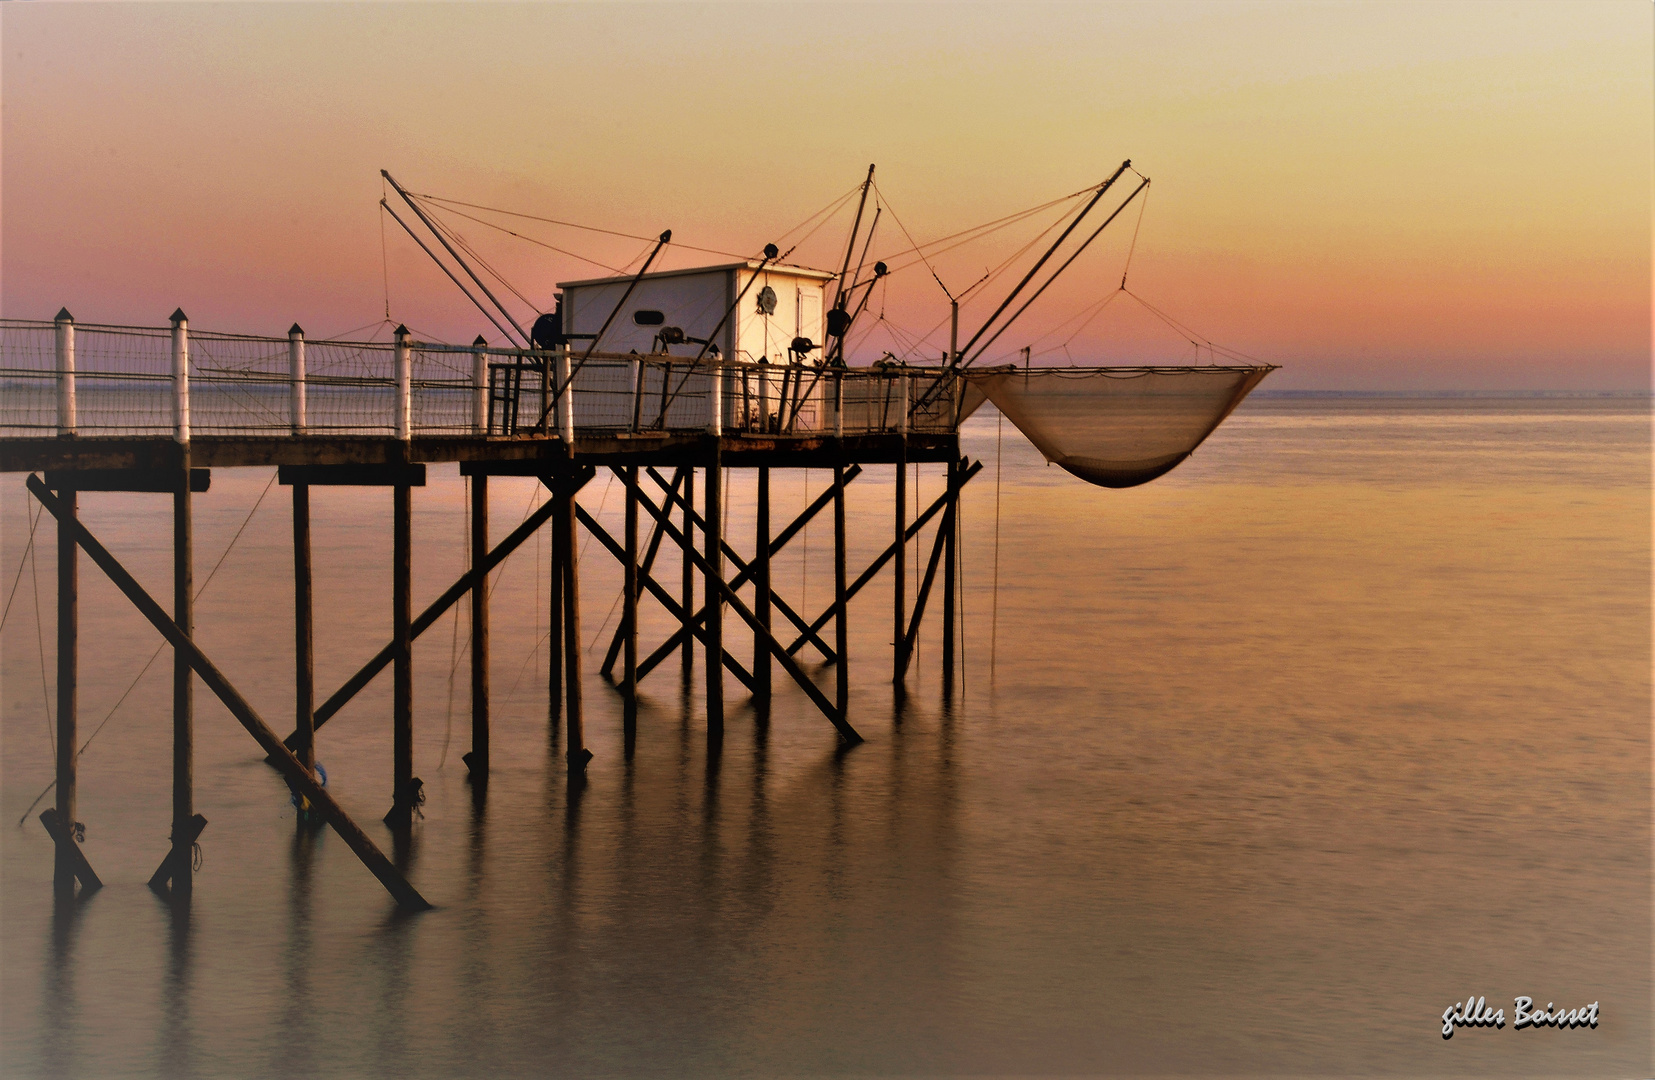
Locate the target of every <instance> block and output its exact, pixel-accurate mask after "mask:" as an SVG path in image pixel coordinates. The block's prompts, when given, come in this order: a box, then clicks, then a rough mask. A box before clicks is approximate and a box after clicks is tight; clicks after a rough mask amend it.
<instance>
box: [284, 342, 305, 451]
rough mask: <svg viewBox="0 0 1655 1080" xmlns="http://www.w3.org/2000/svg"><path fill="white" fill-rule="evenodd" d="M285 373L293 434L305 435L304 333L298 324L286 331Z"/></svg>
mask: <svg viewBox="0 0 1655 1080" xmlns="http://www.w3.org/2000/svg"><path fill="white" fill-rule="evenodd" d="M287 371H288V380H289V386H290V388H291V391H292V405H291V412H292V421H293V434H295V435H303V434H304V433H305V332H304V331H303V330H302V329H300V327H299V324H298V323H294V324H293V325H292V326H291V327H290V328H289V329H288V331H287Z"/></svg>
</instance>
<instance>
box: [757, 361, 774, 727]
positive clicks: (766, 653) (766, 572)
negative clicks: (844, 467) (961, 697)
mask: <svg viewBox="0 0 1655 1080" xmlns="http://www.w3.org/2000/svg"><path fill="white" fill-rule="evenodd" d="M762 378H764V379H765V380H766V381H768V379H769V376H768V375H762ZM763 400H764V398H763V395H761V396H760V401H761V403H762V402H763ZM761 408H762V405H761ZM753 532H754V536H755V539H754V541H753V562H752V566H753V613H754V614H755V615H757V616H758V619H759V626H761V627H763V629H762V630H755V631H753V700H754V701H757V702H758V703H759V704H761V705H769V704H770V646H769V644H768V643H767V642H766V640H765V639H766V638H767V637H772V636H774V635H773V634H771V627H770V468H769V466H766V465H760V466H759V470H758V512H757V515H756V519H755V521H754V525H753Z"/></svg>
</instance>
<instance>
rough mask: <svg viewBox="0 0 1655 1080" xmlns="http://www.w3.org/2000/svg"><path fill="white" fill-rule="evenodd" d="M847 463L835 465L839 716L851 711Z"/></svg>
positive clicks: (835, 624)
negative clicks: (847, 586) (846, 495)
mask: <svg viewBox="0 0 1655 1080" xmlns="http://www.w3.org/2000/svg"><path fill="white" fill-rule="evenodd" d="M846 606H847V599H846V596H845V466H844V464H843V463H842V462H841V463H838V464H835V465H834V466H833V651H834V653H836V654H837V656H838V661H837V662H836V663H835V664H834V665H833V673H834V680H833V682H834V689H835V691H836V697H835V699H834V700H835V705H836V706H837V708H838V709H839V715H840V716H841V717H846V716H848V715H849V711H850V654H849V652H848V651H847V646H848V645H849V643H850V630H849V626H848V625H847V623H846V622H845V614H846Z"/></svg>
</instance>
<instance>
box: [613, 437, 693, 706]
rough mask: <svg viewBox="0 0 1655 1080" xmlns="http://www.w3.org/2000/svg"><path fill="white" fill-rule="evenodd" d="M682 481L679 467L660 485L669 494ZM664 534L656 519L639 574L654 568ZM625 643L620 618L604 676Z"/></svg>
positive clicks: (624, 626)
mask: <svg viewBox="0 0 1655 1080" xmlns="http://www.w3.org/2000/svg"><path fill="white" fill-rule="evenodd" d="M650 472H651V473H652V474H653V473H654V472H655V470H654V469H651V470H650ZM683 482H684V470H683V469H679V470H677V471H676V472H674V473H673V475H672V485H671V487H667V485H665V484H662V485H661V486H662V487H666V488H667V491H668V492H669V494H670V493H676V492H677V491H678V485H680V484H682V483H683ZM665 536H666V532H665V530H663V529H662V528H661V523H660V522H659V521H657V522H656V523H655V528H654V529H652V530H651V531H650V534H649V549H648V550H647V551H646V552H644V561H643V562H642V563H641V564H640V565H639V567H638V572H639V573H640V574H647V573H649V572H650V571H651V570H652V569H654V567H655V556H656V555H657V554H658V553H659V552H660V550H661V540H662V538H663V537H665ZM625 644H626V622H625V620H622V622H621V624H620V625H619V626H616V627H615V636H614V637H613V638H611V639H610V641H609V651H608V652H606V653H604V655H603V666H602V667H601V668H599V669H598V670H599V671H601V672H602V673H603V674H604V675H605V676H608V675H609V673H610V672H612V671H614V670H615V661H616V660H618V659H620V655H621V647H622V646H623V645H625Z"/></svg>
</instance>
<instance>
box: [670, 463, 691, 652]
mask: <svg viewBox="0 0 1655 1080" xmlns="http://www.w3.org/2000/svg"><path fill="white" fill-rule="evenodd" d="M668 509H669V510H670V509H671V506H670V504H669V506H668ZM694 517H695V469H694V467H693V466H692V467H691V468H689V469H686V470H684V532H683V537H684V542H683V544H682V545H680V547H681V552H682V554H683V556H684V565H683V568H682V569H683V576H684V587H683V590H682V591H683V600H682V601H681V602H680V605H681V607H682V609H683V612H684V619H683V625H682V626H680V627H679V631H680V634H679V639H680V640H679V649H680V650H681V651H680V653H679V657H680V659H681V660H682V661H683V676H684V682H685V683H688V682H689V679H690V673H691V672H693V671H694V670H695V565H694V563H693V562H692V560H691V558H690V548H691V547H692V546H693V545H694V544H695V521H694Z"/></svg>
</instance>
